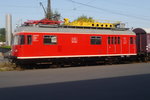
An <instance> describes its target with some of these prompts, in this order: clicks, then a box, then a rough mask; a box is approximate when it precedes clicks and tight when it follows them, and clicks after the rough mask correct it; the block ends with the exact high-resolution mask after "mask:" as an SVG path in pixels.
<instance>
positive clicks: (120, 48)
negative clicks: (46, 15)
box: [11, 27, 137, 62]
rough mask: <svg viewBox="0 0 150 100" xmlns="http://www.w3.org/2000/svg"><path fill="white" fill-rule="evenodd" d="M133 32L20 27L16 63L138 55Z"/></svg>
mask: <svg viewBox="0 0 150 100" xmlns="http://www.w3.org/2000/svg"><path fill="white" fill-rule="evenodd" d="M135 41H136V35H135V33H133V32H132V31H130V30H108V29H85V28H82V29H81V28H63V27H57V28H56V27H52V28H40V27H19V28H18V29H17V30H16V33H15V35H14V42H13V46H12V54H11V55H12V57H13V59H14V61H20V62H21V61H23V62H25V61H27V62H43V61H49V62H51V61H54V59H55V60H56V59H57V60H58V61H61V60H62V59H65V60H66V61H67V60H68V61H69V59H76V58H77V59H82V58H86V59H92V58H108V57H124V56H133V55H136V54H137V52H136V42H135Z"/></svg>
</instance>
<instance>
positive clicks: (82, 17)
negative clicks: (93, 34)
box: [75, 15, 95, 22]
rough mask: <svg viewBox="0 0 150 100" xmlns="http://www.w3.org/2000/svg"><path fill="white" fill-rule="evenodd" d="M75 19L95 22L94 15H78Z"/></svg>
mask: <svg viewBox="0 0 150 100" xmlns="http://www.w3.org/2000/svg"><path fill="white" fill-rule="evenodd" d="M75 21H83V22H94V21H95V20H94V19H93V18H92V17H87V16H85V15H82V16H80V17H78V18H77V19H76V20H75Z"/></svg>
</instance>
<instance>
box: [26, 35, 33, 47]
mask: <svg viewBox="0 0 150 100" xmlns="http://www.w3.org/2000/svg"><path fill="white" fill-rule="evenodd" d="M29 36H31V37H30V38H29ZM26 37H27V45H32V42H33V38H32V35H27V36H26Z"/></svg>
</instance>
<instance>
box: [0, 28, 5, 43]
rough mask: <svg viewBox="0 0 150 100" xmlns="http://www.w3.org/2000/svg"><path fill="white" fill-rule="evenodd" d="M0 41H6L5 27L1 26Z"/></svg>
mask: <svg viewBox="0 0 150 100" xmlns="http://www.w3.org/2000/svg"><path fill="white" fill-rule="evenodd" d="M0 42H5V28H0Z"/></svg>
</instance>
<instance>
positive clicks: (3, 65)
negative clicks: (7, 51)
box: [0, 62, 16, 72]
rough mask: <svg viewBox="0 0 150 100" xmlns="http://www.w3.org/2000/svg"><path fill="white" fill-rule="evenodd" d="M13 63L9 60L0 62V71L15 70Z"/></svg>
mask: <svg viewBox="0 0 150 100" xmlns="http://www.w3.org/2000/svg"><path fill="white" fill-rule="evenodd" d="M15 67H16V66H15V65H13V64H12V63H9V62H1V63H0V72H3V71H13V70H15Z"/></svg>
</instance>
